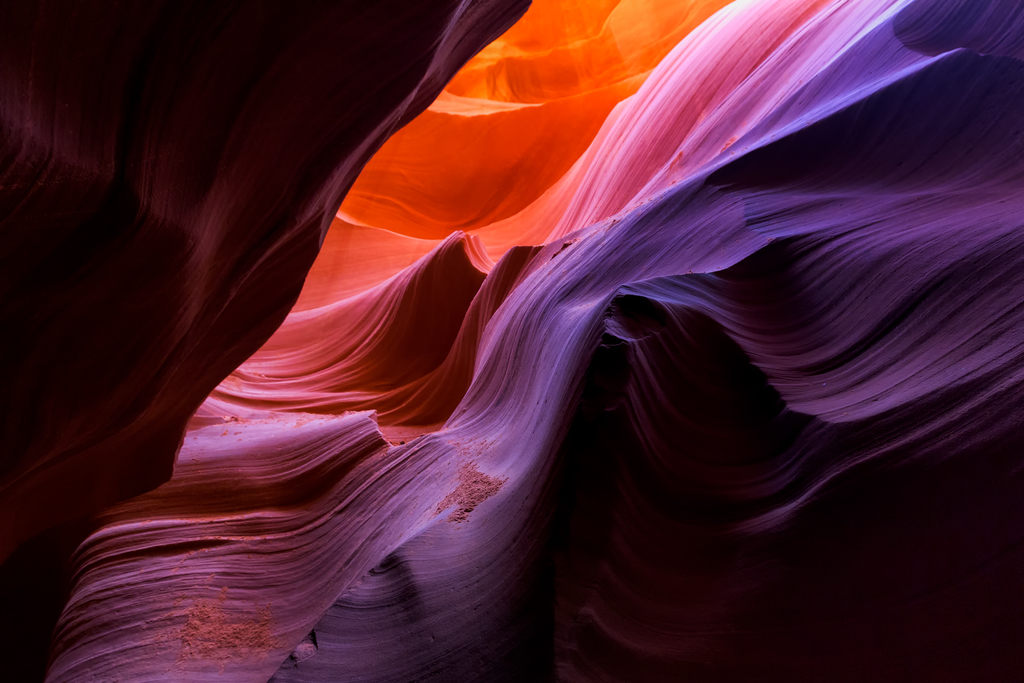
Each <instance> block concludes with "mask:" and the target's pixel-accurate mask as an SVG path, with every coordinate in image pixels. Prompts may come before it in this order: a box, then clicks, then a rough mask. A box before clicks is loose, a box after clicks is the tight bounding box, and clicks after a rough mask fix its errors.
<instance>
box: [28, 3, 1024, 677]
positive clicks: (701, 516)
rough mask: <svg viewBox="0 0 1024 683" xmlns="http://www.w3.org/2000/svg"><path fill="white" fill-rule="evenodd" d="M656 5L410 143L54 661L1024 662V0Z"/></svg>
mask: <svg viewBox="0 0 1024 683" xmlns="http://www.w3.org/2000/svg"><path fill="white" fill-rule="evenodd" d="M641 5H642V4H641V3H636V4H635V5H634V4H633V3H629V2H626V1H623V2H619V3H616V2H594V3H590V4H587V5H583V3H574V2H567V1H559V0H551V2H541V1H540V0H538V3H537V6H536V7H535V10H537V11H536V13H535V14H534V15H533V18H532V19H530V18H528V19H527V20H525V23H524V24H523V25H522V27H520V28H517V29H515V30H513V31H512V32H510V33H509V34H507V35H506V36H505V37H504V38H502V39H501V40H499V41H498V42H497V43H495V44H494V45H493V46H492V47H490V48H488V49H487V50H485V51H483V52H482V53H481V54H480V56H479V57H477V58H476V59H475V60H474V61H471V62H470V63H469V64H468V65H467V67H466V68H465V69H464V70H463V71H462V72H460V74H459V75H458V76H457V77H456V78H455V79H454V80H453V81H452V83H451V84H450V85H449V86H448V87H447V90H446V94H444V95H442V96H441V98H440V99H439V100H438V102H437V103H436V104H435V105H432V109H431V110H429V111H428V112H427V113H426V114H425V115H424V117H423V118H422V119H417V122H416V123H414V124H412V125H410V126H409V127H408V128H407V129H405V130H404V131H403V132H402V133H401V134H399V135H400V136H405V137H404V138H402V137H396V138H395V139H394V141H393V144H391V145H390V147H385V148H383V149H382V151H381V155H380V156H379V157H377V160H376V161H375V162H371V165H370V166H368V170H367V175H366V176H365V177H364V178H363V179H361V180H360V181H357V183H356V186H355V187H356V188H357V191H356V193H355V194H353V195H352V196H351V198H350V199H349V200H347V202H346V206H343V207H342V210H341V211H340V212H338V213H337V214H336V215H334V218H333V219H331V220H332V222H331V227H330V229H329V230H328V231H327V235H326V237H325V241H324V245H325V247H324V250H323V260H322V261H320V262H318V264H317V265H315V266H313V268H312V269H311V270H310V273H309V277H308V278H307V280H306V284H305V291H304V293H303V295H302V296H301V297H300V298H299V304H298V306H297V307H296V308H295V310H293V311H292V312H291V313H290V314H288V316H287V318H285V319H284V321H283V323H282V324H281V326H280V328H279V329H278V331H277V332H276V333H275V334H274V335H273V336H272V337H270V338H269V340H267V341H266V343H265V344H264V345H263V346H262V347H261V348H260V349H259V350H258V351H255V352H254V353H253V355H252V356H251V357H250V358H249V359H248V360H247V361H246V362H245V363H242V364H241V367H239V368H238V369H237V370H236V371H235V372H234V373H233V374H232V375H231V376H230V377H229V378H227V379H226V380H224V382H223V383H221V384H220V386H219V387H217V388H216V390H214V391H213V392H212V394H211V395H210V396H209V398H208V399H207V400H206V402H205V403H204V404H203V405H202V406H201V407H200V408H199V409H198V410H197V411H195V413H194V415H193V417H192V419H191V423H190V430H189V431H188V432H187V433H186V434H185V436H184V445H183V446H182V448H181V452H180V454H179V457H178V460H177V464H176V465H175V470H174V476H173V477H172V478H171V479H170V480H169V481H168V482H166V483H164V484H163V485H162V486H160V487H159V488H156V489H155V490H152V491H149V492H148V493H145V494H144V495H141V496H138V497H136V498H133V499H131V500H127V501H123V502H121V503H119V504H118V505H115V506H106V507H104V508H103V509H102V510H101V511H99V512H98V513H97V515H96V516H95V517H94V519H93V520H92V522H91V523H92V527H91V528H89V529H87V530H85V531H88V532H89V533H88V536H87V537H86V538H85V540H84V541H83V542H81V543H80V544H78V546H77V550H76V551H75V552H74V555H73V558H72V562H71V565H70V568H71V569H72V576H71V578H72V580H71V587H70V594H69V597H68V599H67V600H66V601H65V602H63V604H62V607H61V610H62V611H61V614H60V618H59V622H58V625H57V628H56V630H55V632H54V638H53V641H52V647H51V650H50V655H49V668H48V675H47V680H50V681H77V680H89V678H90V677H92V678H94V679H97V680H116V678H115V677H116V676H120V677H122V678H123V679H125V680H190V681H201V680H211V681H212V680H230V681H265V680H268V679H269V680H273V681H279V682H284V681H288V682H300V681H301V682H316V681H338V680H343V681H349V680H351V681H356V680H359V681H379V682H380V683H385V682H390V681H410V680H420V681H487V682H492V681H536V680H559V681H622V682H623V683H630V682H632V681H638V680H643V681H679V680H687V681H709V682H711V681H723V680H726V681H728V680H766V681H794V680H829V681H850V682H851V683H852V682H855V681H856V682H860V681H866V680H870V681H905V680H929V681H974V680H985V681H997V682H1002V681H1006V682H1010V681H1015V680H1017V679H1018V678H1019V675H1020V671H1021V670H1024V651H1022V650H1021V648H1020V645H1019V644H1020V643H1021V642H1022V641H1024V619H1022V616H1024V592H1022V591H1021V589H1020V581H1019V577H1020V575H1021V573H1022V571H1024V506H1022V504H1021V502H1020V501H1021V500H1024V479H1022V478H1021V472H1022V471H1024V467H1022V457H1021V453H1020V448H1019V444H1020V442H1021V438H1022V437H1024V431H1022V426H1021V421H1020V419H1019V417H1018V415H1019V413H1020V410H1021V409H1024V384H1022V382H1024V334H1022V330H1024V307H1022V306H1021V300H1022V296H1024V275H1022V274H1021V269H1020V264H1021V261H1022V259H1024V236H1022V234H1021V232H1020V225H1021V223H1022V220H1024V199H1022V198H1021V196H1020V193H1019V191H1018V189H1019V185H1020V179H1021V177H1022V176H1024V164H1022V159H1024V155H1022V154H1021V150H1022V147H1024V133H1022V131H1024V121H1022V118H1024V62H1022V61H1021V59H1020V54H1019V53H1020V45H1022V44H1024V42H1022V41H1024V33H1022V31H1024V25H1022V23H1021V17H1022V16H1024V13H1022V12H1021V8H1020V3H1017V2H1009V1H1007V2H1003V1H1000V0H992V1H991V2H980V3H976V2H970V3H968V2H965V1H964V0H810V1H808V0H750V1H742V2H734V3H730V4H727V5H722V6H720V5H711V4H708V3H701V2H692V3H669V2H664V3H662V2H660V1H659V2H652V3H646V4H643V6H645V7H650V8H651V11H650V14H647V15H643V14H636V13H637V12H640V9H639V8H640V7H641ZM623 8H626V9H628V8H632V9H631V10H630V11H631V12H634V14H627V15H625V16H631V17H633V18H640V17H644V18H652V17H653V18H656V19H657V22H655V23H656V24H657V31H654V33H651V34H649V35H656V37H658V40H654V41H648V42H645V40H641V39H640V38H639V37H638V36H640V35H641V33H642V32H641V28H642V27H643V26H644V23H643V21H639V19H638V20H637V21H635V22H633V23H632V24H630V23H629V22H626V23H625V24H624V23H622V22H619V21H618V20H616V19H615V13H616V12H617V11H622V12H625V11H626V9H623ZM531 11H533V10H531ZM527 16H528V17H530V16H531V15H527ZM555 16H558V17H564V18H565V21H564V23H563V24H559V25H555V23H554V20H553V19H552V17H555ZM652 21H653V19H652ZM529 22H534V23H529ZM630 26H631V27H632V28H633V29H635V30H636V31H637V32H641V33H631V32H630V31H629V30H627V28H629V27H630ZM452 35H456V34H455V33H453V34H452ZM474 35H482V34H474ZM609 36H611V37H609ZM627 38H632V39H633V41H632V42H630V40H628V39H627ZM609 41H611V42H615V41H618V42H619V43H621V44H622V46H623V47H622V49H621V51H620V52H619V54H617V55H616V54H614V53H612V54H609V51H610V48H609V47H608V46H609V45H610V44H611V42H609ZM664 41H668V43H671V44H674V46H671V45H669V44H666V43H665V42H664ZM439 44H441V45H443V44H444V42H443V41H441V43H439ZM645 45H649V46H650V50H646V49H645V48H644V46H645ZM629 46H632V48H630V47H629ZM662 47H664V50H662ZM669 48H670V49H669ZM631 50H632V51H631ZM659 50H660V51H659ZM602 60H603V61H602ZM644 60H649V62H648V61H644ZM566 62H570V63H573V64H575V63H577V62H578V63H580V64H582V66H580V67H578V68H577V67H573V68H572V69H569V70H568V71H559V70H558V69H557V68H556V66H557V65H558V64H563V63H566ZM648 63H649V64H650V66H647V67H643V65H644V64H648ZM655 64H656V66H655ZM642 67H643V68H642ZM647 69H651V71H650V73H647ZM566 73H570V74H571V75H572V78H568V77H567V78H555V79H554V80H552V81H545V80H544V79H543V78H542V75H544V74H548V75H550V74H562V75H563V76H564V75H565V74H566ZM634 86H635V88H636V89H635V94H632V95H629V92H632V91H630V90H629V89H630V88H633V87H634ZM606 87H610V88H612V89H613V90H614V91H615V92H616V93H618V94H616V95H615V97H613V98H612V99H614V100H615V102H610V103H609V102H607V101H606V102H605V105H607V106H603V108H602V107H599V106H597V105H594V104H593V103H591V105H587V106H588V107H590V108H588V109H587V112H588V113H587V117H592V118H593V122H596V125H590V126H583V125H579V126H577V127H576V128H575V129H574V130H573V131H572V132H571V134H566V135H564V136H557V135H554V132H557V130H558V128H557V127H558V126H563V125H565V122H566V121H567V120H569V119H564V118H560V116H561V115H557V114H556V113H554V112H556V111H557V110H558V108H557V107H554V106H549V105H551V104H552V103H555V102H562V101H563V100H565V99H567V98H568V99H571V98H574V97H581V96H589V95H590V94H591V93H594V92H598V91H601V90H602V89H603V88H606ZM616 88H617V89H619V90H615V89H616ZM607 92H611V91H610V90H609V91H605V94H604V95H601V97H605V95H607ZM620 95H621V97H619V96H620ZM627 95H629V96H627ZM531 99H532V100H534V101H529V100H531ZM616 102H617V103H616ZM524 112H529V113H524ZM545 112H546V113H545ZM440 117H448V118H447V119H443V118H440ZM492 117H493V118H492ZM530 117H539V118H536V119H534V118H530ZM545 117H550V118H549V119H548V118H545ZM442 120H443V121H444V123H443V124H442V123H439V122H440V121H442ZM513 120H515V121H522V122H524V123H516V124H514V125H513V124H511V123H509V124H508V126H507V128H506V127H505V125H506V124H504V123H501V124H500V125H499V122H501V121H513ZM588 120H590V118H588ZM526 121H531V122H533V123H525V122H526ZM543 121H548V123H547V124H543V123H542V122H543ZM485 123H486V125H484V124H485ZM519 125H522V126H524V127H525V128H529V129H530V132H531V136H527V137H524V138H523V139H521V140H514V141H512V142H509V143H508V146H506V147H502V148H500V149H497V148H495V149H489V148H488V145H490V146H491V147H494V146H495V145H494V143H493V141H494V140H495V139H496V136H498V135H499V133H498V131H499V130H504V131H506V132H512V133H514V131H515V130H517V128H516V126H519ZM546 125H551V126H552V127H553V128H552V129H548V128H546V127H544V126H546ZM492 126H493V127H492ZM535 126H536V127H537V128H536V130H534V127H535ZM481 131H484V132H481ZM432 136H433V137H432ZM445 136H454V137H455V138H458V140H459V144H460V145H463V146H462V147H452V148H450V149H451V150H453V154H452V156H451V157H446V156H444V155H442V154H437V150H438V148H440V147H442V146H443V144H444V140H446V139H448V138H446V137H445ZM474 136H475V137H474ZM553 137H557V138H558V141H559V142H558V144H554V143H551V144H549V143H547V142H543V141H544V140H547V139H549V138H553ZM581 141H582V142H581ZM519 143H523V147H522V148H521V149H520V148H516V145H517V144H519ZM526 143H529V144H526ZM478 145H481V146H478ZM537 145H541V147H540V148H537V147H536V146H537ZM410 149H413V151H415V152H416V153H415V154H413V153H407V152H409V150H410ZM403 150H405V151H403ZM457 150H463V151H465V150H472V154H468V155H467V154H462V153H461V152H459V153H458V154H456V151H457ZM523 150H526V152H524V153H523V154H520V152H521V151H523ZM325 153H326V152H325ZM530 155H536V156H537V157H543V158H542V159H541V161H538V162H536V163H537V165H536V167H535V168H536V170H537V172H536V173H535V174H531V173H525V172H524V171H523V169H529V168H534V166H533V165H532V164H533V162H529V161H528V158H529V157H530ZM456 157H458V158H456ZM432 160H434V161H436V165H435V166H431V164H430V162H431V161H432ZM491 160H493V161H494V166H493V167H492V166H489V165H488V164H489V161H491ZM460 163H465V164H466V166H465V167H464V168H457V166H458V164H460ZM374 164H376V166H375V165H374ZM477 167H478V168H479V169H480V171H479V173H478V174H477V175H476V177H462V179H461V180H460V181H459V182H460V183H461V182H463V181H464V182H465V183H467V185H460V184H459V183H456V182H454V181H453V180H452V178H454V177H456V176H459V174H460V173H463V172H464V171H465V170H466V169H467V168H468V169H470V170H472V169H473V168H477ZM552 169H556V170H552ZM385 177H391V178H392V179H391V180H388V181H387V182H385V180H383V178H385ZM396 178H397V179H400V181H399V180H397V179H396ZM360 183H363V185H362V187H360ZM474 183H479V185H475V184H474ZM469 186H472V189H471V190H467V189H466V188H467V187H469ZM456 188H462V189H461V190H459V191H455V190H456ZM463 198H464V200H465V201H462V199H463ZM335 199H337V197H335ZM349 202H351V204H349ZM331 214H333V212H326V213H324V214H322V215H326V216H328V218H329V217H330V215H331ZM413 216H416V217H415V218H414V217H413ZM326 223H327V219H326V218H325V219H324V220H323V225H325V226H326ZM385 228H388V229H387V230H385ZM453 229H458V230H456V231H455V232H454V233H452V234H450V235H449V236H447V237H445V235H446V234H448V233H449V232H451V231H452V230H453ZM460 230H461V231H460ZM442 238H444V239H442ZM307 266H308V263H307ZM258 271H259V273H260V274H259V275H258V277H263V276H264V275H263V269H262V268H261V269H258ZM216 272H217V273H221V271H219V270H218V271H216ZM274 272H275V271H274V270H273V268H269V266H268V269H267V274H266V276H267V277H271V276H273V274H274ZM256 273H257V270H253V275H252V277H257V274H256ZM223 277H224V278H225V281H229V279H230V278H229V276H228V275H224V276H223ZM293 298H294V296H293ZM282 315H283V313H282ZM278 320H280V317H279V318H278ZM250 350H252V349H250ZM211 367H212V366H211ZM218 367H219V366H218ZM211 372H212V370H211ZM221 374H222V375H223V374H226V371H225V372H222V373H221ZM192 379H193V381H194V382H195V383H196V384H197V385H198V384H201V380H202V376H194V377H193V378H192ZM206 389H207V390H209V389H211V387H209V386H207V387H206ZM161 395H162V394H161ZM192 407H193V408H194V407H195V405H194V404H193V406H192ZM355 409H358V410H360V411H365V412H347V411H351V410H355ZM309 411H313V412H309ZM371 411H373V412H371ZM314 413H315V414H314ZM81 533H83V534H84V533H85V532H84V531H82V532H81Z"/></svg>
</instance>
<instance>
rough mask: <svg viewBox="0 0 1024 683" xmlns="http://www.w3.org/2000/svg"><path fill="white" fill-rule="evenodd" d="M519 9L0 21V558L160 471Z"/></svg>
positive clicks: (18, 15) (128, 13) (136, 488)
mask: <svg viewBox="0 0 1024 683" xmlns="http://www.w3.org/2000/svg"><path fill="white" fill-rule="evenodd" d="M527 5H528V2H527V1H526V0H521V1H520V0H501V1H498V0H493V1H489V0H483V1H481V2H455V1H451V2H447V1H442V2H412V3H409V2H404V1H403V2H388V1H385V2H374V3H370V4H366V3H361V2H344V3H336V4H333V5H321V4H316V5H308V6H303V7H295V6H294V4H293V3H285V2H271V3H265V4H262V5H260V6H259V7H258V8H254V7H252V6H251V5H250V4H249V3H242V2H228V3H223V2H221V3H216V4H215V5H210V4H204V3H199V4H196V3H186V4H182V3H176V2H175V3H167V2H163V3H158V2H143V3H127V4H125V3H93V4H91V5H90V6H89V7H80V6H78V5H77V4H76V3H61V2H58V3H36V2H24V3H17V5H12V6H9V7H6V8H4V9H3V10H0V44H3V45H4V49H3V55H2V56H0V130H2V133H0V228H2V230H0V234H2V237H0V243H2V247H0V259H2V261H0V272H2V275H0V302H2V303H0V327H2V329H3V330H4V333H3V335H2V337H3V341H2V342H0V344H2V348H0V351H2V353H0V412H2V414H3V420H4V422H3V424H4V427H3V429H2V435H0V519H2V520H3V522H2V524H0V561H2V559H3V558H6V557H7V556H8V555H9V554H10V553H11V552H12V551H13V550H14V549H15V548H16V547H18V546H19V545H20V544H22V543H24V542H26V541H28V540H29V539H31V538H32V537H33V536H36V535H37V534H39V533H40V532H42V531H44V530H46V529H49V528H51V527H54V526H55V525H58V524H64V523H67V524H71V525H72V526H73V525H74V524H75V522H73V521H72V520H75V519H76V518H79V517H81V516H83V515H89V514H92V513H94V512H97V511H99V510H100V509H102V508H104V507H105V506H108V505H111V504H113V503H116V502H117V501H120V500H123V499H125V498H128V497H131V496H134V495H137V494H140V493H143V492H145V491H147V490H149V489H152V488H153V487H155V486H157V485H159V484H160V483H162V482H164V481H166V480H167V479H168V478H169V477H170V476H171V468H172V465H173V462H174V455H175V452H176V450H177V449H178V447H179V445H180V444H181V438H182V436H181V434H182V431H183V429H184V428H185V424H186V422H187V421H188V419H189V417H190V415H191V414H192V413H193V412H195V410H196V408H197V407H198V406H199V405H200V404H201V403H202V402H203V400H204V399H205V397H206V395H207V394H209V392H210V391H211V390H212V389H213V388H214V387H215V386H216V385H217V383H218V382H220V381H221V380H222V379H223V378H224V376H225V375H226V374H227V373H229V372H230V371H231V370H232V369H233V368H235V367H236V366H237V365H238V364H239V363H241V362H242V361H243V360H245V359H246V358H247V357H248V356H250V355H251V354H252V353H253V352H254V351H256V350H257V349H258V348H259V346H260V345H261V344H262V343H263V342H264V341H265V340H266V339H267V337H268V336H269V335H270V334H271V332H273V330H274V329H275V328H276V327H277V326H278V325H279V324H280V322H281V321H282V320H283V318H284V316H285V314H286V313H287V312H288V310H289V309H290V308H291V307H292V305H293V303H294V302H295V300H296V297H297V296H298V294H299V291H300V288H301V286H302V283H303V280H304V278H305V275H306V272H307V271H308V269H309V267H310V265H311V264H312V262H313V259H314V258H315V256H316V253H317V249H318V247H319V244H320V242H321V241H322V237H323V233H324V232H325V231H326V229H327V227H328V225H329V223H330V221H331V218H332V217H333V215H334V213H335V211H336V209H337V207H338V204H339V202H340V201H341V198H342V196H343V195H344V193H345V192H346V190H347V189H348V187H349V186H350V185H351V184H352V182H353V181H354V180H355V177H356V175H357V174H358V172H359V170H360V168H361V167H362V166H363V164H365V162H366V160H367V159H369V158H370V156H371V155H372V154H373V152H374V151H375V150H376V149H377V147H379V146H380V145H381V144H382V143H383V142H384V140H385V139H386V138H387V137H388V136H389V135H391V134H392V133H393V132H394V131H395V130H396V129H398V128H399V127H401V126H402V125H403V124H405V123H406V122H408V121H409V120H411V119H412V118H413V117H415V116H416V115H417V114H418V113H419V112H420V111H421V110H422V109H423V108H424V107H426V106H427V105H428V104H429V103H430V102H431V101H432V100H433V99H434V98H435V97H436V95H437V93H438V92H439V91H440V89H441V88H442V87H443V86H444V84H445V83H446V82H447V81H448V80H449V79H450V77H451V76H452V75H453V74H454V73H455V71H456V70H457V69H458V68H459V67H460V66H461V65H462V64H463V63H464V62H465V61H466V60H467V59H469V58H470V57H471V56H472V55H473V53H475V52H476V51H477V50H479V49H480V48H481V47H483V46H484V45H486V44H487V43H488V42H489V41H490V40H492V39H493V38H494V37H496V36H497V35H498V34H500V33H501V32H502V31H503V30H504V29H505V28H507V27H508V26H509V25H510V24H511V23H512V22H513V21H514V20H515V19H517V18H518V16H519V15H521V14H522V12H523V11H524V10H525V9H526V7H527ZM52 533H53V534H56V535H57V536H60V537H61V538H59V539H56V540H54V539H51V540H49V541H44V542H42V544H43V546H45V547H39V548H37V547H34V546H33V548H31V549H29V550H26V551H24V552H23V553H22V556H21V557H20V559H19V560H18V562H17V563H16V564H17V568H16V569H12V570H11V571H12V572H13V576H11V577H10V578H9V580H10V581H12V582H18V583H20V584H22V585H27V586H33V585H35V580H34V578H33V577H34V575H38V574H39V573H40V572H39V571H38V570H37V569H35V568H34V566H35V565H38V564H39V563H40V562H45V561H49V560H47V559H46V558H47V557H49V556H50V555H52V552H51V550H50V548H52V547H55V546H63V545H66V543H65V538H64V537H67V534H71V537H74V536H76V535H77V533H78V532H77V531H72V530H71V528H70V527H69V529H68V530H67V531H66V532H62V531H59V530H58V531H54V532H52ZM69 538H70V537H69ZM71 543H72V546H73V544H74V540H72V541H71ZM58 554H59V553H58ZM40 590H44V589H43V588H40ZM58 590H59V589H58ZM5 607H6V606H5ZM24 607H25V608H26V613H20V614H15V613H14V612H13V611H9V610H8V609H6V608H5V609H4V610H3V617H4V619H3V621H4V622H5V626H4V629H5V635H6V631H7V629H8V628H10V629H11V633H10V635H11V638H10V639H8V638H6V637H5V638H4V640H5V642H11V641H12V639H18V638H20V637H21V636H20V635H19V634H21V633H24V632H25V630H26V628H27V626H26V624H27V623H29V622H32V621H33V620H34V619H35V615H34V614H31V606H24ZM19 609H20V608H19ZM12 610H13V606H12ZM47 630H48V628H47ZM34 637H35V638H41V639H44V640H45V633H40V634H35V635H34ZM12 659H14V658H13V657H12ZM17 659H19V660H21V659H24V657H17ZM28 659H32V657H28Z"/></svg>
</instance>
